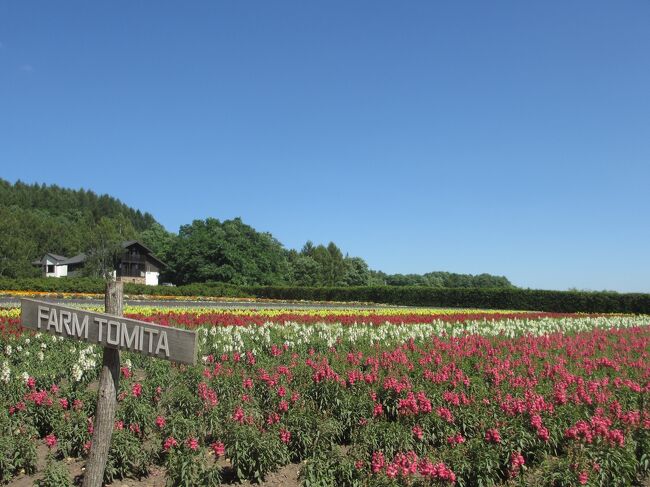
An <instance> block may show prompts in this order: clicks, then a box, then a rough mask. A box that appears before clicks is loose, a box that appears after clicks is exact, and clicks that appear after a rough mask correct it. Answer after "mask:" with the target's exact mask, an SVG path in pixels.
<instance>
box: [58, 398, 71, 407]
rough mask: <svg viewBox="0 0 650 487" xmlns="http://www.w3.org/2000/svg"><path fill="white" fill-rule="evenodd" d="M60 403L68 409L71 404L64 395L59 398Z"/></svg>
mask: <svg viewBox="0 0 650 487" xmlns="http://www.w3.org/2000/svg"><path fill="white" fill-rule="evenodd" d="M59 404H60V405H61V407H62V408H63V409H68V406H69V405H68V400H67V399H66V398H65V397H62V398H61V399H59Z"/></svg>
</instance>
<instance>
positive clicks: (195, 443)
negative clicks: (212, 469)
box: [185, 436, 199, 451]
mask: <svg viewBox="0 0 650 487" xmlns="http://www.w3.org/2000/svg"><path fill="white" fill-rule="evenodd" d="M185 444H186V445H187V447H188V448H189V449H190V450H192V451H195V450H196V449H197V448H198V447H199V440H197V439H196V438H194V437H192V436H190V437H189V438H188V439H187V440H185Z"/></svg>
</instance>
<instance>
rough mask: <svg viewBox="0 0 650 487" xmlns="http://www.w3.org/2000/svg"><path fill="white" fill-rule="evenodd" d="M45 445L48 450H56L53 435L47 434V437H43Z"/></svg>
mask: <svg viewBox="0 0 650 487" xmlns="http://www.w3.org/2000/svg"><path fill="white" fill-rule="evenodd" d="M45 444H46V445H47V446H48V447H49V448H56V444H57V439H56V436H54V434H49V435H47V436H46V437H45Z"/></svg>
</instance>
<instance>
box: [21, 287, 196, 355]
mask: <svg viewBox="0 0 650 487" xmlns="http://www.w3.org/2000/svg"><path fill="white" fill-rule="evenodd" d="M21 323H22V325H23V326H24V327H27V328H32V329H34V330H38V331H41V332H44V333H51V334H53V335H57V336H62V337H64V338H70V339H74V340H81V341H84V342H88V343H92V344H94V345H99V346H102V347H108V348H114V349H118V350H129V351H131V352H137V353H142V354H144V355H149V356H153V357H158V358H162V359H166V360H171V361H173V362H180V363H184V364H195V363H196V354H197V340H198V336H197V334H196V332H195V331H191V330H184V329H181V328H173V327H168V326H161V325H156V324H154V323H147V322H145V321H139V320H132V319H130V318H124V317H118V316H115V315H111V314H107V313H96V312H92V311H86V310H81V309H78V308H72V307H70V306H63V305H60V304H53V303H48V302H44V301H38V300H35V299H26V298H23V299H21Z"/></svg>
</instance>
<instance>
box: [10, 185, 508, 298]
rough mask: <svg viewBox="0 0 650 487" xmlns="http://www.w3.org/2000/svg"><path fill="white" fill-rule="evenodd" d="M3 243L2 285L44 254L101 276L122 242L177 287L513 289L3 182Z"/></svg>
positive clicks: (229, 224)
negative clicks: (162, 219)
mask: <svg viewBox="0 0 650 487" xmlns="http://www.w3.org/2000/svg"><path fill="white" fill-rule="evenodd" d="M0 235H3V237H2V239H0V277H14V278H17V277H34V276H37V275H38V274H39V270H38V268H36V267H34V266H32V265H31V262H32V261H33V260H35V259H38V258H40V257H42V256H43V255H44V254H45V253H46V252H51V253H55V254H60V255H65V256H68V257H70V256H72V255H76V254H78V253H81V252H85V253H87V254H88V255H90V256H92V258H90V259H89V261H88V264H87V265H86V267H85V270H84V272H85V274H86V275H89V276H92V275H97V274H99V273H100V272H101V270H102V268H101V265H100V263H101V262H102V258H101V255H102V252H105V251H107V249H110V252H112V253H115V249H117V248H119V245H118V244H119V242H121V241H124V240H131V239H138V240H140V241H141V242H142V243H143V244H144V245H146V246H147V247H149V248H150V249H151V250H152V251H153V252H154V253H155V254H156V256H157V257H159V258H160V259H161V260H162V261H163V262H165V263H166V264H167V268H166V269H165V270H164V272H163V274H162V276H161V278H162V280H163V281H168V282H172V283H175V284H179V285H181V284H189V283H193V282H222V283H229V284H235V285H241V286H285V285H286V286H311V287H346V286H384V285H389V286H423V287H434V288H450V287H451V288H476V287H481V288H509V287H514V286H512V284H511V283H510V281H509V280H508V279H507V278H505V277H503V276H493V275H490V274H480V275H469V274H454V273H449V272H429V273H426V274H386V273H384V272H381V271H375V270H371V269H370V268H369V267H368V264H367V263H366V262H365V261H364V260H363V259H362V258H361V257H352V256H349V255H347V254H344V253H343V251H342V250H341V249H340V248H339V247H338V246H337V245H336V244H335V243H333V242H330V243H329V244H327V245H322V244H318V245H316V244H314V243H313V242H311V241H307V242H306V243H305V245H304V246H303V247H302V248H301V249H300V250H294V249H286V248H285V247H284V246H283V245H282V243H280V242H279V241H278V240H277V239H276V238H274V237H273V236H272V235H271V234H270V233H266V232H258V231H257V230H255V229H254V228H253V227H251V226H250V225H247V224H245V223H244V222H243V221H242V220H241V219H240V218H235V219H232V220H224V221H220V220H218V219H216V218H206V219H205V220H194V221H193V222H192V223H191V224H187V225H182V226H181V227H180V229H179V231H178V233H172V232H168V231H167V230H166V229H165V228H164V227H163V226H162V225H161V224H160V223H158V222H157V221H156V220H155V218H154V217H153V216H152V215H151V214H149V213H142V212H140V211H139V210H135V209H133V208H130V207H128V206H127V205H125V204H124V203H122V202H121V201H119V200H118V199H116V198H113V197H111V196H108V195H97V194H95V193H93V192H92V191H86V190H70V189H65V188H60V187H58V186H56V185H51V186H47V185H39V184H25V183H22V182H17V183H15V184H11V183H9V182H7V181H4V180H2V179H0ZM102 249H103V250H102ZM104 260H105V259H104Z"/></svg>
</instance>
